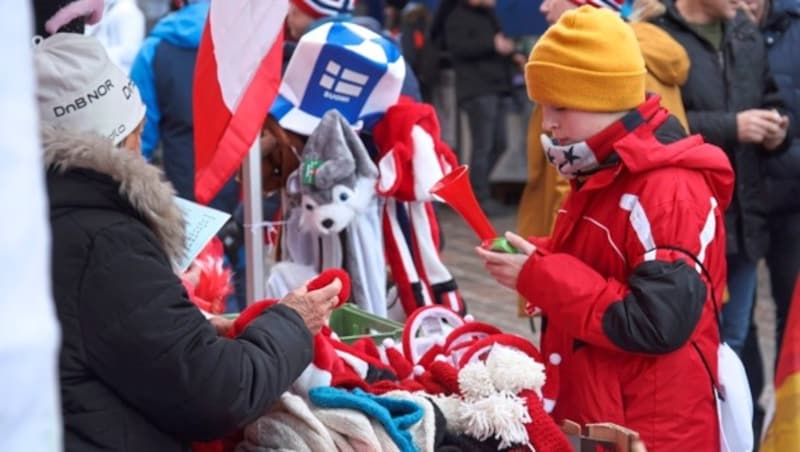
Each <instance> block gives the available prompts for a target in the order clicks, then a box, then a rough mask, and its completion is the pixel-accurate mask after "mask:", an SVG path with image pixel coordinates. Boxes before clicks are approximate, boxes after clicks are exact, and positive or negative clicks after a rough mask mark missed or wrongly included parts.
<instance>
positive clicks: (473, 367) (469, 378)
mask: <svg viewBox="0 0 800 452" xmlns="http://www.w3.org/2000/svg"><path fill="white" fill-rule="evenodd" d="M458 387H459V388H461V394H462V395H463V396H464V400H466V401H468V402H471V401H473V400H478V399H483V398H485V397H488V396H490V395H492V394H494V393H495V392H497V391H496V390H495V387H494V384H493V383H492V376H491V374H489V370H488V369H487V368H486V365H484V364H483V362H481V361H475V362H471V363H469V364H467V365H466V366H464V367H463V368H462V369H461V370H460V371H459V372H458Z"/></svg>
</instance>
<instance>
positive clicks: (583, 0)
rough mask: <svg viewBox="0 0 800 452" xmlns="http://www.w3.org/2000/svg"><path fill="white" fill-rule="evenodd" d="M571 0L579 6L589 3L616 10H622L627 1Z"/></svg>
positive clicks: (596, 6) (597, 6)
mask: <svg viewBox="0 0 800 452" xmlns="http://www.w3.org/2000/svg"><path fill="white" fill-rule="evenodd" d="M570 2H572V3H574V4H576V5H578V6H583V5H589V6H594V7H595V8H608V9H610V10H611V11H616V12H620V11H621V10H622V5H623V4H624V3H625V2H624V1H623V0H570Z"/></svg>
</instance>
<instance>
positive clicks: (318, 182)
mask: <svg viewBox="0 0 800 452" xmlns="http://www.w3.org/2000/svg"><path fill="white" fill-rule="evenodd" d="M348 157H349V158H339V159H336V160H328V161H327V162H323V163H322V164H321V165H320V166H319V167H318V168H317V171H316V174H315V175H314V186H315V187H317V188H319V189H321V190H328V189H331V188H333V186H334V185H336V183H337V182H338V181H341V180H342V179H345V178H347V177H349V176H352V175H353V174H355V172H356V162H355V160H353V159H352V157H350V156H348Z"/></svg>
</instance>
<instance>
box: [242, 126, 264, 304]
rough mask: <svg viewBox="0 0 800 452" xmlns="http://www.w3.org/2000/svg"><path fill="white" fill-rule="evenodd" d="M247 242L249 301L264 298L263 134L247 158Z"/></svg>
mask: <svg viewBox="0 0 800 452" xmlns="http://www.w3.org/2000/svg"><path fill="white" fill-rule="evenodd" d="M242 164H243V168H242V172H243V173H244V180H243V182H244V187H243V188H244V201H243V202H244V246H245V264H246V270H245V273H246V275H247V305H248V306H249V305H251V304H253V302H254V301H258V300H262V299H264V233H263V228H262V226H261V225H262V223H263V221H264V212H263V208H262V206H263V203H262V200H261V146H260V137H259V136H256V140H255V142H253V145H252V146H251V147H250V152H248V153H247V157H246V158H245V159H244V162H243V163H242Z"/></svg>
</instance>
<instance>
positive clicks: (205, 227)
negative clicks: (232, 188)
mask: <svg viewBox="0 0 800 452" xmlns="http://www.w3.org/2000/svg"><path fill="white" fill-rule="evenodd" d="M175 203H176V204H177V205H178V207H180V209H181V210H182V211H183V217H184V219H185V220H186V255H185V256H184V258H183V260H181V261H180V262H178V265H180V268H181V270H183V271H186V269H187V268H189V264H191V263H192V261H193V260H194V258H196V257H197V255H198V254H200V251H202V250H203V248H204V247H205V246H206V244H208V242H210V241H211V239H212V238H213V237H214V234H216V233H217V231H219V230H220V228H222V226H223V225H224V224H225V223H226V222H227V221H228V219H229V218H230V217H231V216H230V214H228V213H225V212H222V211H220V210H217V209H214V208H211V207H208V206H204V205H202V204H197V203H196V202H192V201H187V200H185V199H183V198H178V197H175Z"/></svg>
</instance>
